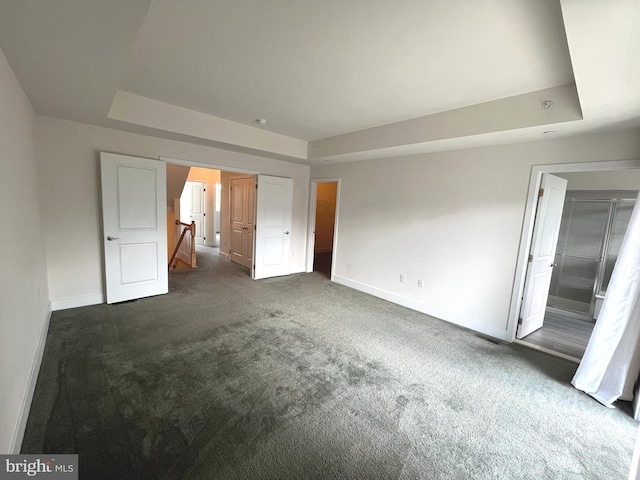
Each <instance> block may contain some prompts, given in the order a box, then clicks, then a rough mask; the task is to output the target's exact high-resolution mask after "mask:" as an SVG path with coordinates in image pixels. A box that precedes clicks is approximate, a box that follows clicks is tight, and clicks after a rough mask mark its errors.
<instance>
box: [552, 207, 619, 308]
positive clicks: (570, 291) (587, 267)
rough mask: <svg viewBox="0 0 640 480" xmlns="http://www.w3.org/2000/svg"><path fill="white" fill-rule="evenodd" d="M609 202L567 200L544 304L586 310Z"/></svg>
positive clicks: (594, 277) (605, 224) (591, 290)
mask: <svg viewBox="0 0 640 480" xmlns="http://www.w3.org/2000/svg"><path fill="white" fill-rule="evenodd" d="M610 208H611V202H606V201H605V202H603V201H588V200H569V201H567V202H566V203H565V207H564V211H563V212H562V217H563V218H562V224H561V227H560V236H559V239H558V248H557V250H556V261H555V267H554V271H553V276H552V277H551V287H550V289H549V301H548V305H549V306H553V307H559V308H565V309H570V310H574V311H577V312H581V313H585V314H588V313H590V312H591V311H592V302H593V299H594V289H595V288H596V278H597V277H598V268H599V265H600V262H601V261H602V258H601V257H600V255H601V252H602V247H603V241H604V238H605V233H606V231H607V227H608V219H609V213H610Z"/></svg>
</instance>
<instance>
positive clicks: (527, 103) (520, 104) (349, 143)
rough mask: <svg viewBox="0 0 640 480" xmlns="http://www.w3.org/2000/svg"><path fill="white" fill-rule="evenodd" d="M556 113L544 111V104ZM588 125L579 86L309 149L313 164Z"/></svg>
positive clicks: (483, 105) (333, 139) (376, 129)
mask: <svg viewBox="0 0 640 480" xmlns="http://www.w3.org/2000/svg"><path fill="white" fill-rule="evenodd" d="M550 100H551V101H553V104H554V108H553V109H551V110H543V109H541V108H540V105H541V103H542V102H544V101H550ZM576 120H582V109H581V107H580V101H579V99H578V93H577V91H576V85H575V84H574V83H571V84H568V85H562V86H559V87H553V88H547V89H544V90H538V91H536V92H530V93H526V94H523V95H516V96H513V97H508V98H503V99H500V100H494V101H491V102H485V103H480V104H478V105H472V106H469V107H463V108H457V109H455V110H449V111H446V112H441V113H436V114H434V115H426V116H424V117H419V118H414V119H412V120H405V121H402V122H397V123H392V124H388V125H382V126H379V127H374V128H369V129H366V130H360V131H357V132H352V133H347V134H344V135H337V136H335V137H329V138H325V139H322V140H316V141H313V142H310V143H309V159H314V158H323V157H332V156H337V155H344V154H350V153H355V152H364V151H371V150H379V149H388V148H393V147H400V146H407V145H414V144H424V143H427V142H436V141H441V140H447V139H456V138H462V137H471V136H476V135H483V134H489V133H496V132H503V131H509V130H518V129H523V128H529V127H534V126H540V125H550V124H557V123H562V122H572V121H576Z"/></svg>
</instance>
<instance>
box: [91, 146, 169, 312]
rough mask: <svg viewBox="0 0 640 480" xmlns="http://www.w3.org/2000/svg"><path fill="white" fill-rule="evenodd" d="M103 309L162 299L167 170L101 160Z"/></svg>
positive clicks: (104, 156) (132, 160)
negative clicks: (157, 298)
mask: <svg viewBox="0 0 640 480" xmlns="http://www.w3.org/2000/svg"><path fill="white" fill-rule="evenodd" d="M100 167H101V173H102V222H103V227H104V239H103V243H104V260H105V276H106V287H107V292H106V293H107V303H116V302H123V301H126V300H132V299H135V298H142V297H149V296H152V295H160V294H163V293H167V292H168V291H169V288H168V285H169V284H168V271H167V213H166V209H167V201H166V164H165V163H164V162H159V161H156V160H148V159H144V158H137V157H128V156H124V155H115V154H112V153H104V152H103V153H101V154H100Z"/></svg>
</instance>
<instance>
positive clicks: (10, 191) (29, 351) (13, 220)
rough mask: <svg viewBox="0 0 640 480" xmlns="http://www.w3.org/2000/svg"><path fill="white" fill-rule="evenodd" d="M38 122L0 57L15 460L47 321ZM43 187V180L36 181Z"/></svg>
mask: <svg viewBox="0 0 640 480" xmlns="http://www.w3.org/2000/svg"><path fill="white" fill-rule="evenodd" d="M35 121H36V116H35V114H34V112H33V109H32V107H31V104H30V102H29V100H28V99H27V96H26V95H25V93H24V91H23V90H22V87H21V86H20V84H19V83H18V80H17V79H16V77H15V75H14V73H13V71H12V70H11V67H10V66H9V64H8V63H7V60H6V58H5V56H4V53H3V52H2V50H0V165H1V169H2V173H0V205H3V206H4V207H5V208H3V217H2V235H0V251H1V252H2V260H3V261H2V268H0V453H2V454H7V453H18V452H19V448H20V443H21V441H22V435H23V432H24V425H25V423H24V422H25V421H26V415H27V414H28V407H29V405H30V402H31V396H32V394H33V390H32V388H33V387H34V386H35V380H36V378H37V375H38V369H39V366H40V360H41V358H42V349H43V348H44V339H45V338H44V336H45V335H46V327H47V325H48V318H49V309H48V305H49V294H48V291H47V271H46V260H45V249H44V241H43V237H44V232H43V231H42V228H41V215H40V208H39V205H38V185H39V182H38V175H37V156H38V152H37V149H36V141H35ZM42 179H43V180H46V177H42Z"/></svg>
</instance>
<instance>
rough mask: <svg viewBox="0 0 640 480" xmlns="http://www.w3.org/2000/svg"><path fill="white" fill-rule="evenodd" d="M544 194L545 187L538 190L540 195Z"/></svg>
mask: <svg viewBox="0 0 640 480" xmlns="http://www.w3.org/2000/svg"><path fill="white" fill-rule="evenodd" d="M543 195H544V188H541V189H540V190H538V196H539V197H541V196H543Z"/></svg>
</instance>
